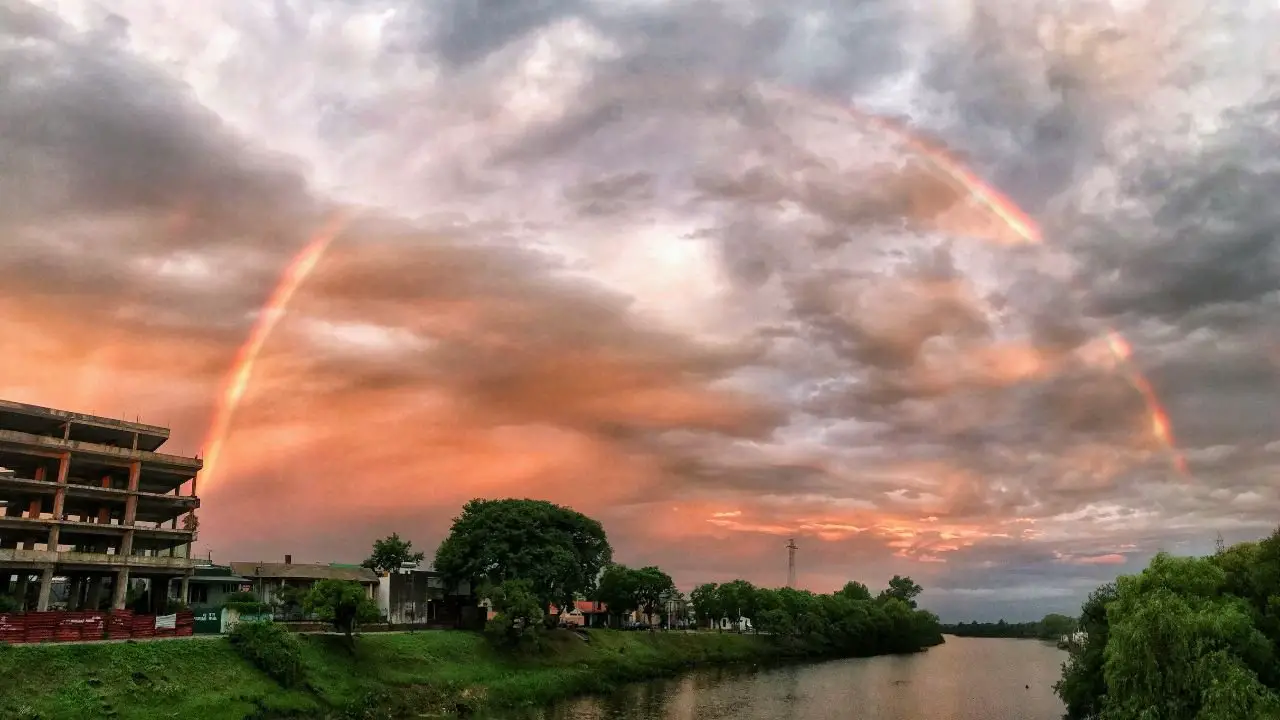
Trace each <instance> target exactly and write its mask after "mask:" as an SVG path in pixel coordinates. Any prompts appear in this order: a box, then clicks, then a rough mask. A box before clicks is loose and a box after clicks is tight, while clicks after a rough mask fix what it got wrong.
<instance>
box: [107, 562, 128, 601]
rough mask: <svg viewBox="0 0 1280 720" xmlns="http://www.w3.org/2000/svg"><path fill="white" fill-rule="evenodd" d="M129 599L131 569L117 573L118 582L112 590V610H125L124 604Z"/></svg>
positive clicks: (120, 570) (124, 569)
mask: <svg viewBox="0 0 1280 720" xmlns="http://www.w3.org/2000/svg"><path fill="white" fill-rule="evenodd" d="M128 598H129V568H127V567H125V568H120V569H119V570H117V571H116V582H115V585H114V587H112V589H111V609H112V610H123V609H124V603H125V601H126V600H128Z"/></svg>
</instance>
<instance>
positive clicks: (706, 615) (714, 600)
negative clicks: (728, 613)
mask: <svg viewBox="0 0 1280 720" xmlns="http://www.w3.org/2000/svg"><path fill="white" fill-rule="evenodd" d="M689 602H691V603H693V613H694V615H696V616H697V618H698V622H699V623H700V624H704V625H705V624H708V623H718V622H719V621H720V618H722V617H724V604H723V603H722V602H721V601H720V586H719V585H717V584H715V583H703V584H701V585H699V586H698V587H696V588H694V589H693V592H691V593H689Z"/></svg>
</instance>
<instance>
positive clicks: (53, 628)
mask: <svg viewBox="0 0 1280 720" xmlns="http://www.w3.org/2000/svg"><path fill="white" fill-rule="evenodd" d="M167 617H168V616H161V618H160V625H161V627H157V626H156V621H157V617H156V616H155V615H134V614H133V613H131V612H129V611H128V610H118V611H116V612H110V613H106V612H93V611H85V612H61V611H55V612H33V613H10V614H4V613H0V643H15V644H16V643H45V642H78V641H81V640H128V639H132V638H157V637H185V636H187V635H190V634H191V633H192V630H193V628H194V624H195V619H194V616H193V615H192V614H191V613H189V612H180V613H178V614H177V616H176V617H175V618H174V619H173V620H174V621H173V627H164V626H165V625H167V624H168V623H166V622H165V619H167Z"/></svg>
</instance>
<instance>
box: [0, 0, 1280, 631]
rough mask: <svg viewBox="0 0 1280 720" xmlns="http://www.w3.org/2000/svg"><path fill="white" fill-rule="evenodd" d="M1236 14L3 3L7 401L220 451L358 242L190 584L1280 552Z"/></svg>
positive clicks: (1272, 352)
mask: <svg viewBox="0 0 1280 720" xmlns="http://www.w3.org/2000/svg"><path fill="white" fill-rule="evenodd" d="M1226 5H1228V4H1226V3H1208V2H1195V1H1194V0H1160V2H1152V3H1150V4H1144V3H1141V2H1137V1H1136V0H1130V1H1128V2H1122V0H1115V4H1114V5H1112V4H1108V3H1106V2H1066V1H1065V0H1064V1H1063V2H1057V3H1053V2H1031V1H1030V0H1018V1H1013V0H1001V1H1000V2H995V1H994V0H993V1H991V2H983V1H981V0H971V1H970V2H964V1H962V0H945V1H942V2H939V1H938V0H930V1H929V2H926V1H925V0H861V1H859V2H851V3H843V4H832V3H827V2H815V1H812V0H799V1H798V2H793V3H777V2H765V0H722V1H712V0H706V1H703V0H680V1H679V2H676V1H675V0H609V1H608V2H605V1H604V0H600V1H599V2H593V1H592V0H542V1H541V2H536V3H532V2H503V1H500V0H440V2H434V3H420V2H411V1H410V0H274V2H266V1H264V0H223V1H222V2H218V3H169V2H158V1H156V0H99V1H97V2H87V1H80V0H40V1H39V2H27V1H26V0H0V128H2V129H3V131H2V132H0V267H2V268H3V270H4V280H3V282H0V337H3V338H6V340H5V342H4V352H2V353H0V397H2V398H5V399H9V400H16V401H22V402H30V403H36V404H40V405H46V406H54V407H59V408H64V409H70V410H75V411H80V412H90V413H96V414H101V415H106V416H111V417H126V418H128V419H135V418H140V419H141V420H142V421H143V422H149V423H153V424H160V425H165V426H168V427H171V428H172V429H173V439H172V441H171V443H170V444H169V445H168V446H167V449H168V450H169V451H170V452H180V453H187V454H195V453H199V452H202V451H207V450H208V448H209V445H210V440H211V439H219V438H217V437H213V436H211V427H212V426H213V425H214V419H215V415H216V414H217V412H218V410H219V407H220V403H221V402H222V398H223V397H224V395H225V388H226V385H227V383H228V380H229V377H230V374H231V373H232V372H233V370H234V369H235V363H236V358H237V357H238V352H239V350H240V348H241V346H242V345H243V344H244V343H245V341H246V339H247V338H249V337H250V334H251V331H252V328H253V327H254V325H255V323H257V322H259V320H260V319H261V317H262V312H261V311H262V309H263V306H264V304H265V303H266V301H267V299H268V298H269V297H270V296H271V295H272V292H273V290H274V289H275V288H276V287H277V284H278V282H279V280H280V278H281V276H282V274H284V273H285V271H286V269H287V268H289V266H290V262H291V259H292V258H294V257H295V256H296V255H297V253H298V252H299V251H301V250H302V249H303V248H304V247H306V246H307V245H308V243H309V242H314V241H316V240H317V238H320V239H322V240H323V239H324V238H325V233H327V232H329V230H326V228H329V229H331V230H333V231H334V232H333V233H332V242H331V243H330V244H329V245H328V247H327V250H326V252H324V253H323V255H322V257H320V258H319V260H318V262H317V263H316V266H315V269H314V272H312V273H311V274H310V275H309V277H306V278H305V279H304V282H302V283H301V284H300V286H299V287H298V288H297V292H296V293H295V294H294V296H293V298H292V300H291V302H289V304H288V306H287V308H284V312H283V314H282V316H281V319H280V322H279V323H278V325H276V327H275V329H274V331H273V332H272V333H271V334H270V335H269V337H267V338H266V342H265V344H264V345H263V347H262V351H261V355H260V357H259V358H258V360H257V363H256V364H255V366H254V368H253V372H252V374H251V375H250V376H249V380H248V383H247V386H246V388H245V391H244V394H243V396H242V398H241V399H240V401H239V403H238V406H237V407H236V408H235V412H234V414H233V415H230V416H229V418H230V422H229V423H228V425H227V427H228V430H227V432H226V433H225V437H222V438H220V439H221V440H223V442H222V444H221V450H220V452H219V453H218V458H217V462H216V464H213V466H212V467H211V468H209V469H208V471H207V472H206V473H205V474H204V475H203V476H202V477H201V480H200V485H199V489H200V495H201V497H202V508H201V510H200V533H199V541H198V543H197V547H196V551H197V552H198V553H200V554H202V555H209V556H211V557H212V558H213V559H214V560H215V561H217V562H227V561H232V560H256V559H267V560H272V559H278V558H281V557H283V555H284V554H286V553H288V554H291V555H292V556H293V558H294V560H295V561H297V562H306V561H310V562H329V561H348V562H351V561H358V560H360V559H362V558H363V557H364V556H365V555H366V554H367V552H368V548H369V546H370V544H371V543H372V541H373V540H374V539H375V538H377V537H381V536H384V535H387V534H389V533H391V532H398V533H400V534H401V535H402V536H404V537H407V538H409V539H411V540H412V541H413V542H414V543H415V546H417V547H419V548H421V549H423V550H426V551H427V552H428V553H430V552H432V551H433V550H434V548H435V546H436V544H437V543H438V542H439V541H440V539H441V538H442V537H443V536H444V535H445V533H447V531H448V527H449V523H450V521H451V518H453V517H455V516H456V515H457V513H458V512H459V510H460V508H461V506H462V504H463V503H464V502H466V501H467V500H469V499H471V498H474V497H486V498H494V497H532V498H539V499H547V500H551V501H555V502H558V503H563V504H566V505H569V506H571V507H573V508H575V509H577V510H580V511H582V512H584V513H587V514H589V515H591V516H593V517H596V518H598V519H600V520H601V521H602V522H603V523H604V526H605V529H606V530H607V532H608V534H609V538H610V540H611V542H612V544H613V546H614V548H615V558H616V559H617V560H618V561H620V562H625V563H627V564H632V565H648V564H656V565H659V566H661V567H663V568H665V569H667V570H668V571H669V572H670V573H671V574H672V575H673V576H674V578H675V579H676V581H677V583H678V584H680V585H681V586H682V587H684V588H685V589H688V588H691V587H692V586H693V585H695V584H697V583H700V582H705V581H726V580H730V579H734V578H738V577H744V578H746V579H748V580H751V581H753V582H756V583H758V584H763V585H775V586H776V585H781V584H783V583H785V581H786V571H787V568H786V558H787V552H786V549H785V546H786V544H787V540H788V538H791V537H794V538H795V539H796V543H797V544H798V546H799V548H800V549H799V551H798V553H797V564H798V580H799V585H801V586H803V587H807V588H810V589H813V590H817V591H824V592H826V591H830V590H832V589H835V588H838V587H840V586H841V585H843V584H844V582H845V581H847V580H850V579H853V580H858V581H861V582H864V583H867V584H868V585H870V586H871V587H873V588H878V587H883V586H884V584H885V582H886V581H887V580H888V578H889V577H890V576H892V575H893V574H903V575H909V576H911V577H912V578H914V579H915V580H916V581H917V582H919V583H920V584H921V585H922V586H924V588H925V593H924V595H923V596H922V598H921V600H922V602H923V604H924V606H926V607H929V608H931V609H933V610H935V611H936V612H938V613H940V614H941V615H942V616H943V618H944V619H950V620H961V619H979V620H995V619H997V618H1000V617H1005V618H1007V619H1010V620H1015V619H1028V618H1038V617H1039V616H1041V615H1043V614H1044V613H1046V612H1050V611H1066V612H1071V613H1074V611H1075V610H1076V609H1078V607H1079V604H1080V602H1081V600H1082V599H1083V598H1084V596H1085V595H1087V593H1088V592H1089V591H1090V590H1092V589H1093V588H1094V587H1096V586H1097V585H1099V584H1100V583H1103V582H1106V581H1108V580H1110V579H1112V578H1114V577H1115V576H1116V575H1117V574H1119V573H1126V572H1133V571H1136V570H1138V569H1140V568H1141V567H1143V566H1144V565H1145V564H1146V562H1147V560H1148V559H1149V558H1150V557H1151V555H1152V554H1154V553H1155V552H1157V551H1158V550H1161V549H1163V550H1168V551H1171V552H1182V553H1196V552H1206V551H1208V550H1210V549H1211V548H1212V546H1213V544H1214V541H1215V537H1216V536H1217V535H1218V534H1221V535H1222V536H1223V537H1224V538H1225V539H1226V540H1227V541H1228V542H1231V541H1235V540H1240V539H1248V538H1253V537H1257V536H1260V535H1263V534H1265V533H1267V532H1268V531H1269V530H1270V529H1271V528H1272V526H1274V525H1275V524H1276V522H1277V521H1276V518H1277V517H1280V488H1278V486H1277V480H1276V478H1277V477H1280V415H1277V414H1276V411H1275V408H1276V406H1277V400H1280V381H1278V379H1277V378H1278V375H1277V372H1278V371H1280V312H1278V311H1280V292H1278V289H1280V250H1277V241H1276V237H1277V228H1280V205H1278V204H1277V203H1276V202H1275V200H1274V198H1275V197H1276V194H1277V191H1278V190H1280V166H1277V163H1276V158H1277V157H1280V137H1278V136H1277V133H1276V128H1277V120H1278V119H1280V118H1278V117H1277V113H1278V112H1280V110H1278V108H1280V104H1278V103H1277V100H1278V99H1280V85H1277V84H1276V77H1277V75H1276V72H1275V71H1276V70H1280V57H1278V56H1277V51H1276V50H1275V49H1274V45H1273V44H1271V43H1269V41H1268V38H1269V37H1273V36H1274V33H1275V32H1276V31H1278V30H1280V11H1277V10H1275V9H1274V8H1268V7H1266V5H1267V3H1264V2H1260V1H1256V0H1240V1H1239V2H1235V3H1231V4H1230V7H1229V8H1228V7H1220V6H1226ZM1210 6H1212V7H1210ZM851 109H856V111H851ZM866 113H876V114H881V115H884V116H886V117H891V118H894V119H895V122H898V123H900V124H903V125H906V126H910V127H912V128H915V129H916V131H917V132H918V135H919V137H920V138H922V139H923V141H922V142H924V143H927V144H928V146H930V147H939V148H945V149H946V152H947V153H948V154H949V155H951V156H954V157H957V158H962V159H963V161H964V162H965V163H966V164H967V166H968V167H969V168H970V169H971V170H972V171H973V172H974V173H976V174H977V175H980V176H981V177H984V178H986V179H987V180H988V181H989V182H990V184H991V185H992V186H993V187H995V188H998V189H999V190H1000V192H1002V193H1004V194H1005V195H1007V196H1008V197H1009V198H1010V199H1011V200H1012V201H1013V202H1015V203H1016V204H1017V205H1018V206H1020V207H1021V208H1022V209H1023V210H1024V211H1025V212H1026V213H1027V214H1028V215H1029V216H1030V217H1032V218H1034V220H1035V221H1036V222H1037V223H1038V224H1039V226H1040V228H1041V230H1042V234H1043V238H1044V240H1043V242H1040V243H1028V242H1026V241H1025V238H1024V237H1021V236H1019V235H1018V234H1017V233H1015V232H1013V231H1012V230H1011V229H1010V227H1009V226H1008V225H1007V223H1004V222H1001V221H1000V219H999V218H998V217H996V216H995V214H994V213H992V212H991V211H990V209H989V208H988V207H986V206H984V205H983V204H982V203H980V202H976V201H975V200H974V198H973V197H972V196H971V195H970V194H969V193H967V192H966V191H964V189H963V188H960V187H958V186H957V185H956V184H955V183H954V182H948V181H947V179H946V178H944V177H942V174H941V173H940V172H939V170H938V167H937V163H936V162H934V161H931V160H930V158H929V157H928V155H927V153H926V152H925V151H923V150H922V149H921V148H922V145H921V143H920V142H906V141H904V140H903V139H902V138H901V137H900V136H897V135H895V134H894V133H892V132H889V131H886V130H885V129H884V128H883V126H882V125H881V124H878V123H876V122H872V121H869V120H867V115H866ZM1111 329H1114V330H1115V331H1117V332H1118V333H1120V334H1121V336H1122V337H1123V338H1124V339H1125V341H1126V342H1127V343H1128V345H1129V346H1131V347H1132V359H1131V361H1129V362H1121V361H1119V360H1118V359H1117V357H1116V355H1115V354H1114V353H1110V352H1108V351H1107V345H1106V338H1107V333H1108V331H1109V330H1111ZM1134 373H1138V374H1139V376H1140V378H1145V380H1146V381H1147V382H1149V383H1150V385H1151V387H1152V388H1153V389H1154V391H1155V393H1156V395H1157V397H1158V399H1159V403H1160V405H1162V406H1163V409H1164V410H1166V411H1167V414H1168V418H1169V421H1170V423H1171V426H1172V428H1173V433H1174V436H1175V438H1176V446H1173V447H1171V446H1170V445H1168V444H1166V443H1164V442H1161V441H1160V439H1159V438H1158V437H1156V436H1155V435H1154V434H1153V432H1152V430H1151V414H1152V410H1153V408H1152V406H1151V404H1150V403H1148V402H1144V398H1143V396H1142V393H1141V392H1139V391H1138V387H1137V384H1139V383H1141V382H1142V380H1138V381H1136V382H1135V381H1134V380H1133V377H1134ZM224 409H225V408H224ZM215 435H216V434H215ZM1179 456H1182V457H1185V460H1186V464H1187V470H1186V472H1185V473H1183V472H1179V471H1178V470H1177V458H1178V457H1179Z"/></svg>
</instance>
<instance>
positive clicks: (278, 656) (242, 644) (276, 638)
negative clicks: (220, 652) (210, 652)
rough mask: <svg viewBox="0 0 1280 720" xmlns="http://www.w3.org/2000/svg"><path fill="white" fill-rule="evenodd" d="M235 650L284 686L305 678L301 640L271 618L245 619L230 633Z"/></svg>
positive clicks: (295, 683) (293, 684)
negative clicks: (268, 620)
mask: <svg viewBox="0 0 1280 720" xmlns="http://www.w3.org/2000/svg"><path fill="white" fill-rule="evenodd" d="M230 640H231V645H232V647H234V648H235V649H236V652H238V653H240V655H241V656H242V657H243V658H244V659H245V660H248V661H249V662H250V663H252V664H253V665H254V667H256V668H258V669H259V670H261V671H262V672H264V673H266V674H267V675H269V676H271V678H272V679H274V680H275V681H276V682H278V683H280V684H281V685H282V686H284V687H293V686H295V685H297V684H298V683H300V682H301V681H302V644H301V643H299V642H298V638H297V637H295V636H294V635H293V633H291V632H289V631H288V630H286V629H285V628H284V627H282V626H280V625H276V624H274V623H269V622H242V623H239V624H238V625H236V626H235V628H234V629H233V630H232V631H231V634H230Z"/></svg>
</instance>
